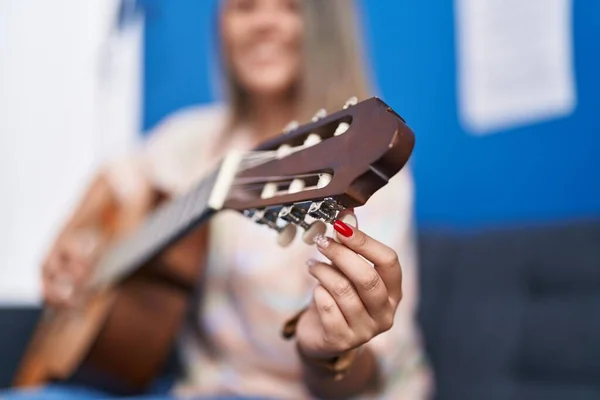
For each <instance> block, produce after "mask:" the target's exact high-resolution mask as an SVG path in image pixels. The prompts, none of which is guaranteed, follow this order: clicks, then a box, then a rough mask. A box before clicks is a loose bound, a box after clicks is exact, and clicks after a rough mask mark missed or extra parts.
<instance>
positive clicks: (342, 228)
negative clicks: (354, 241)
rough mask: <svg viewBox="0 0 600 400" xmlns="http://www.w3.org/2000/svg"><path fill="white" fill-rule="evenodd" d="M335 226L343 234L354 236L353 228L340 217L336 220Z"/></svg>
mask: <svg viewBox="0 0 600 400" xmlns="http://www.w3.org/2000/svg"><path fill="white" fill-rule="evenodd" d="M333 228H334V229H335V230H336V231H337V232H338V233H339V234H340V235H342V236H345V237H350V236H352V228H350V226H349V225H346V224H345V223H343V222H342V221H340V220H339V219H337V220H335V222H334V223H333Z"/></svg>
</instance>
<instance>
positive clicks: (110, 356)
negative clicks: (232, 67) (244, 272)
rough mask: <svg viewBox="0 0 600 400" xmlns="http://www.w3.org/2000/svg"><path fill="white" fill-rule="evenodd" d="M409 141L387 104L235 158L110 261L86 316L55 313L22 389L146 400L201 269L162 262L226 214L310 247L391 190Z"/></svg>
mask: <svg viewBox="0 0 600 400" xmlns="http://www.w3.org/2000/svg"><path fill="white" fill-rule="evenodd" d="M414 141H415V139H414V134H413V132H412V131H411V129H410V128H409V127H408V126H407V125H406V123H405V121H404V120H403V119H402V118H401V117H400V116H399V115H398V114H396V113H395V112H394V111H393V110H392V109H391V108H390V107H389V106H388V105H386V104H385V103H384V102H383V101H381V100H380V99H378V98H371V99H368V100H365V101H362V102H360V103H357V102H356V100H355V99H354V100H353V99H351V100H349V101H348V103H346V105H345V106H344V108H343V109H342V110H340V111H338V112H335V113H333V114H330V115H325V113H324V112H320V113H317V115H316V116H315V118H313V120H312V122H310V123H307V124H305V125H302V126H297V125H296V126H291V127H289V129H286V131H285V132H284V133H283V134H282V135H281V136H279V137H277V138H275V139H273V140H270V141H268V142H266V143H263V144H262V145H260V146H258V147H257V148H256V149H254V150H253V151H251V152H247V153H230V154H228V155H227V156H226V157H225V158H224V159H223V160H222V161H221V163H220V164H219V165H217V166H216V167H215V169H214V170H213V171H212V172H210V173H209V174H207V175H206V177H205V178H204V179H203V180H202V181H201V182H199V184H198V185H197V187H196V188H195V189H194V190H192V191H191V192H189V193H188V194H186V195H184V196H180V197H178V198H175V199H174V200H172V201H170V202H167V203H164V204H163V205H161V206H160V207H159V208H157V209H156V211H155V212H153V213H152V214H150V216H149V217H148V218H147V220H145V221H144V223H143V224H142V226H141V227H140V228H139V229H137V230H136V231H134V232H133V233H132V234H130V235H128V236H126V237H124V238H123V239H121V240H119V241H117V242H116V244H114V245H113V246H112V247H110V248H109V249H108V250H107V251H106V252H105V253H104V254H103V256H102V257H101V258H100V260H99V262H98V264H97V265H96V268H95V269H94V275H93V276H92V279H91V281H90V284H89V290H87V291H86V292H87V296H86V298H85V302H84V304H83V306H82V307H78V308H77V309H75V310H48V312H47V313H46V316H45V317H44V318H42V320H41V321H40V323H39V326H38V328H37V330H36V332H35V333H34V335H33V338H32V340H31V343H30V345H29V348H28V350H27V352H26V354H25V356H24V358H23V360H22V362H21V365H20V368H19V370H18V372H17V375H16V377H15V381H14V383H15V385H16V386H20V387H23V386H34V385H40V384H44V383H48V382H51V381H64V380H69V379H73V377H76V378H77V381H78V382H80V383H84V384H87V385H91V386H94V387H100V388H102V389H104V390H107V391H110V392H113V393H115V394H135V393H141V392H143V391H144V390H145V389H146V388H147V387H148V385H149V384H150V383H151V382H152V381H153V380H154V379H155V378H157V376H158V375H159V374H160V372H161V370H162V367H163V365H164V363H165V361H166V359H167V357H168V355H169V353H170V350H171V349H172V347H173V344H174V342H175V340H176V337H177V334H178V332H179V331H180V329H181V328H182V324H183V323H184V321H185V315H186V312H187V309H188V306H189V304H190V303H191V302H190V301H189V300H190V298H191V295H192V294H193V291H194V287H195V283H196V282H197V278H198V271H197V270H189V269H188V270H186V269H181V268H177V267H174V266H172V265H166V264H162V263H161V262H160V257H159V256H160V255H161V254H163V253H164V252H165V251H167V250H168V249H169V248H171V247H172V246H176V245H177V243H178V241H179V240H180V239H184V237H185V236H186V235H188V234H189V233H190V232H191V231H192V230H193V229H195V228H198V227H200V226H202V224H203V223H205V222H206V221H207V220H208V219H209V218H210V217H211V216H212V215H214V214H215V213H216V212H218V211H219V210H223V209H230V210H237V211H239V212H241V213H243V214H244V215H246V216H248V217H249V218H250V219H251V220H253V221H254V222H256V223H258V224H261V225H266V226H268V227H270V228H272V229H274V230H275V231H277V232H278V233H279V242H280V244H281V245H286V244H289V243H290V242H291V241H292V240H293V239H294V237H295V236H296V229H297V226H300V227H301V228H303V229H304V230H305V233H304V240H305V241H306V242H309V243H310V242H311V238H312V237H313V236H314V235H315V234H316V233H320V232H323V231H324V228H326V225H325V224H326V223H330V222H332V221H333V220H334V219H335V218H336V216H337V214H338V213H339V212H340V211H341V210H343V209H345V208H348V207H359V206H362V205H364V204H365V203H366V202H367V201H368V199H369V198H370V197H371V195H373V193H375V192H376V191H377V190H379V189H380V188H382V187H383V186H384V185H386V184H387V182H388V180H389V179H390V178H391V177H392V176H394V175H395V174H396V173H398V171H400V169H401V168H402V167H403V166H404V165H405V164H406V162H407V161H408V159H409V157H410V155H411V153H412V150H413V147H414ZM309 222H310V223H309ZM184 240H185V239H184Z"/></svg>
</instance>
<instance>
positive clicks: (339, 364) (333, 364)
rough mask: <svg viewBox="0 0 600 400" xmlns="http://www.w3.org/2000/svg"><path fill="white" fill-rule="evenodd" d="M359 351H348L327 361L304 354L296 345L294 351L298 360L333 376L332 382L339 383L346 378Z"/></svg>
mask: <svg viewBox="0 0 600 400" xmlns="http://www.w3.org/2000/svg"><path fill="white" fill-rule="evenodd" d="M359 349H360V348H359ZM359 349H352V350H348V351H345V352H344V353H342V354H340V355H339V356H336V357H333V358H329V359H320V358H319V359H318V358H313V357H309V356H307V355H306V354H304V353H303V352H302V349H300V346H298V344H297V343H296V350H297V352H298V355H299V356H300V359H301V360H302V361H304V362H305V363H307V364H308V365H310V366H311V367H313V368H316V369H317V370H320V371H322V372H324V373H326V374H331V375H333V380H334V381H341V380H342V379H344V378H345V377H346V375H347V373H348V371H349V370H350V367H351V366H352V364H353V363H354V360H355V359H356V357H357V356H358V353H359Z"/></svg>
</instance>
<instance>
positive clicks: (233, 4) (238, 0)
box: [229, 0, 256, 12]
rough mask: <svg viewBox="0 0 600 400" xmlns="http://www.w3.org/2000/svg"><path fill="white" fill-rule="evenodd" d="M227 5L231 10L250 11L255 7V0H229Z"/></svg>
mask: <svg viewBox="0 0 600 400" xmlns="http://www.w3.org/2000/svg"><path fill="white" fill-rule="evenodd" d="M229 7H230V9H231V10H232V11H241V12H250V11H252V10H254V8H255V7H256V0H231V1H230V2H229Z"/></svg>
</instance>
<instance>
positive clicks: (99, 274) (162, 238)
mask: <svg viewBox="0 0 600 400" xmlns="http://www.w3.org/2000/svg"><path fill="white" fill-rule="evenodd" d="M220 172H221V168H216V169H215V170H213V171H212V172H211V173H209V174H208V175H207V176H206V177H205V178H204V179H203V180H202V181H201V182H200V183H199V184H198V185H197V186H196V187H195V189H193V190H192V191H190V192H188V193H187V194H185V195H183V196H179V197H176V198H174V199H173V200H171V201H170V202H168V203H165V204H163V205H162V206H160V207H159V208H158V209H157V210H156V211H155V212H154V213H152V214H151V215H150V217H149V218H147V219H146V221H145V222H144V223H143V225H142V226H141V228H139V229H138V230H137V231H135V232H134V233H133V234H132V235H130V236H128V237H126V238H124V239H123V240H121V241H119V242H118V243H116V244H115V245H114V246H113V247H112V248H110V250H109V251H108V252H107V253H106V254H105V256H104V257H103V258H102V259H101V260H100V262H99V264H98V266H97V268H96V270H95V271H96V275H95V276H94V278H93V279H92V282H91V284H92V286H97V285H104V284H111V283H113V282H115V281H117V280H118V279H120V278H122V277H124V276H126V275H128V274H129V273H131V272H133V271H134V270H135V269H137V268H139V267H140V266H141V265H143V264H144V263H145V262H147V261H149V260H150V259H151V258H152V257H154V256H156V255H157V254H158V253H159V252H160V251H162V250H163V249H165V248H166V247H167V246H169V245H170V244H172V243H173V242H174V241H176V240H177V239H179V238H180V237H181V236H183V235H185V234H186V233H187V232H189V231H190V230H191V229H193V228H194V227H196V226H198V225H199V224H201V223H202V222H204V221H205V220H207V219H208V218H209V217H210V216H211V215H213V214H214V213H215V212H216V211H217V210H215V209H214V208H212V207H211V206H210V205H209V202H210V201H209V199H210V196H211V194H212V193H213V191H214V189H215V184H216V181H217V179H218V178H219V173H220Z"/></svg>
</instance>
